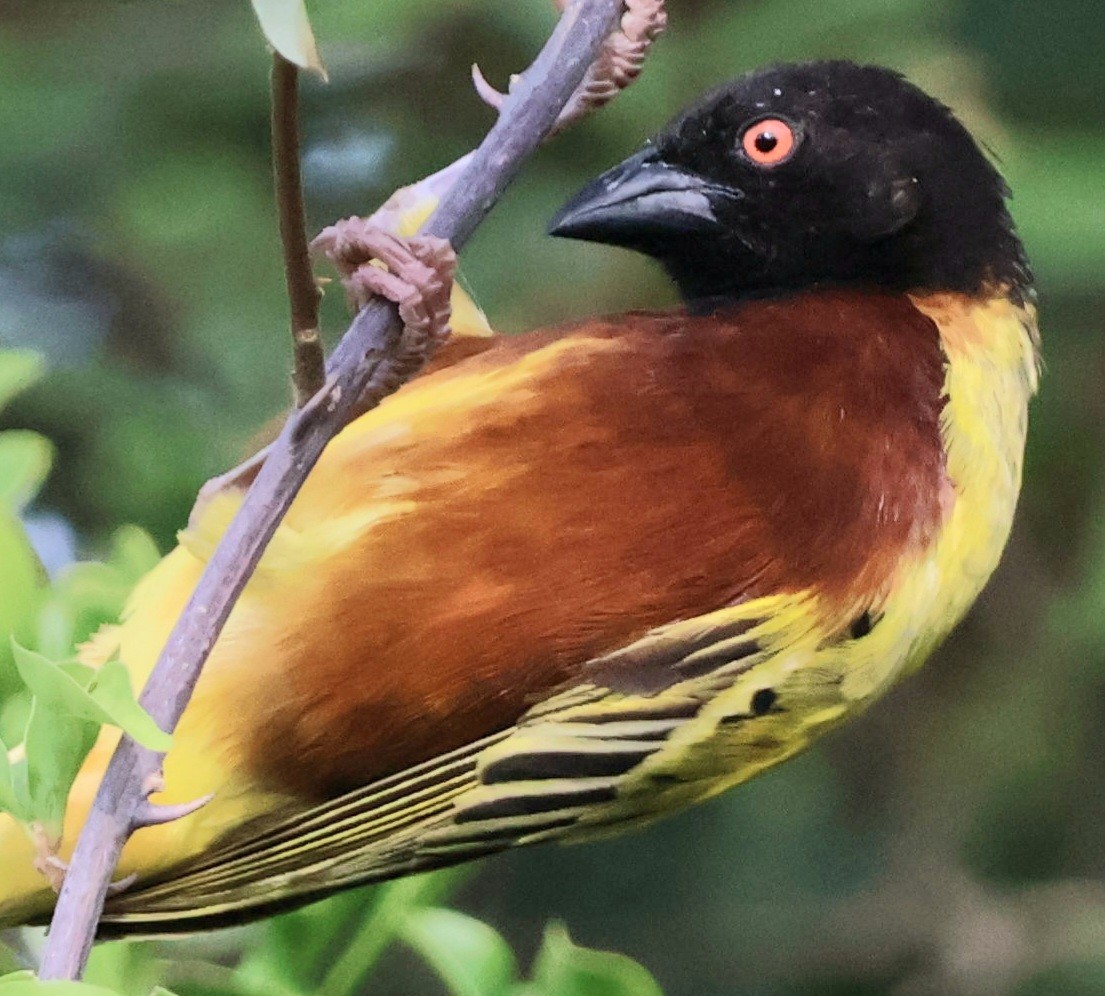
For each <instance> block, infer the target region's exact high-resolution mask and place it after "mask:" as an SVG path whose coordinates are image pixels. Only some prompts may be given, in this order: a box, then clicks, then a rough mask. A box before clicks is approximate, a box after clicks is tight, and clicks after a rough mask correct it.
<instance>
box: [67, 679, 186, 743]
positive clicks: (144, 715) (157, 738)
mask: <svg viewBox="0 0 1105 996" xmlns="http://www.w3.org/2000/svg"><path fill="white" fill-rule="evenodd" d="M88 691H89V694H91V696H92V698H93V700H94V701H95V702H96V704H97V705H99V706H100V707H101V708H102V709H103V710H104V713H105V714H106V715H107V716H109V717H110V721H111V723H112V724H113V725H114V726H118V727H119V729H121V730H124V731H126V733H128V734H129V735H130V736H131V737H133V738H134V739H135V740H137V741H138V742H139V743H140V744H141V745H142V746H143V747H149V749H150V750H156V751H162V752H164V751H167V750H168V749H169V747H170V746H171V744H172V742H173V738H172V737H171V736H169V734H168V733H166V732H165V731H164V730H162V729H161V727H159V726H158V725H157V724H156V723H155V722H154V721H153V719H152V718H151V717H150V714H149V713H148V712H146V710H145V709H143V708H142V707H141V706H140V705H139V704H138V700H137V699H136V698H135V697H134V690H133V689H132V688H131V684H130V674H129V673H128V672H127V668H126V665H125V664H123V662H122V661H108V662H107V663H106V664H104V665H103V667H101V668H100V669H99V670H98V671H97V672H96V674H95V677H94V678H93V679H92V684H91V686H90V687H89V689H88Z"/></svg>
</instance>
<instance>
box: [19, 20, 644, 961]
mask: <svg viewBox="0 0 1105 996" xmlns="http://www.w3.org/2000/svg"><path fill="white" fill-rule="evenodd" d="M621 9H622V0H580V2H578V3H577V4H575V5H573V6H572V7H570V8H569V9H568V10H567V11H566V13H565V14H564V16H563V17H562V18H561V19H560V22H559V23H558V24H557V27H556V30H555V31H554V32H553V34H552V37H551V38H550V39H549V41H548V42H547V43H546V45H545V47H544V48H543V49H542V51H541V53H540V55H538V57H537V59H536V60H535V62H534V63H533V65H532V66H531V67H530V69H529V70H528V72H527V73H526V74H525V75H524V77H523V78H522V80H521V81H519V83H518V84H517V85H516V87H515V88H514V90H513V92H512V93H511V94H510V96H509V98H508V99H507V100H506V101H505V103H504V106H503V110H502V114H501V115H500V117H499V119H498V121H497V122H496V123H495V125H494V127H493V128H492V129H491V131H490V132H489V133H488V134H487V136H486V137H485V138H484V140H483V142H482V143H481V144H480V146H479V148H478V149H477V150H476V151H475V153H474V154H473V156H472V159H471V161H470V162H469V164H468V166H467V168H466V169H465V171H464V173H463V174H462V176H461V178H460V180H459V182H458V183H456V184H455V185H454V186H453V187H452V188H451V189H450V191H449V192H448V193H447V194H446V195H445V197H444V198H443V200H442V202H441V204H440V206H439V207H438V209H437V211H436V212H434V215H433V217H431V218H430V220H429V222H428V223H427V224H426V226H425V231H426V232H428V233H429V234H432V235H436V236H438V237H440V238H444V239H448V240H449V241H450V242H451V243H452V244H453V245H454V247H456V248H458V249H459V248H460V246H461V245H462V244H463V243H464V242H466V241H467V240H468V238H469V237H470V236H471V235H472V233H473V232H474V231H475V230H476V227H477V226H478V225H479V224H480V222H482V221H483V219H484V218H485V217H486V216H487V214H488V212H490V210H491V208H492V206H493V205H494V204H495V202H496V200H497V199H498V198H499V196H500V195H501V194H502V192H503V191H504V190H505V189H506V187H507V185H508V184H509V183H510V181H511V180H512V179H513V178H514V177H515V175H516V174H517V173H518V171H519V170H520V169H521V167H522V164H523V163H524V162H525V161H526V159H527V158H528V157H529V156H530V155H531V154H532V153H533V152H534V151H535V150H536V149H537V147H538V146H539V145H540V144H541V142H542V140H543V139H544V138H545V136H546V135H547V134H548V132H549V131H550V130H551V129H552V128H553V126H554V124H555V123H556V119H557V116H558V114H559V113H560V110H561V108H563V107H564V105H565V104H566V103H567V102H568V100H569V99H570V97H571V96H572V93H573V91H574V90H575V88H576V87H577V86H578V85H579V83H580V81H581V80H582V79H583V78H584V75H585V74H586V72H587V70H588V68H589V67H590V65H591V63H592V62H593V61H594V59H595V57H596V55H597V54H598V52H599V50H600V48H601V46H602V43H603V40H604V39H605V38H606V37H607V35H609V34H610V32H611V31H612V30H613V29H614V27H615V25H616V24H617V23H618V18H619V15H620V13H621ZM400 332H401V328H400V323H399V319H398V315H397V313H396V309H395V307H394V306H393V305H390V304H386V303H384V302H381V301H374V302H372V303H370V304H369V305H368V306H367V307H366V308H364V309H363V310H362V311H361V312H360V313H359V314H358V315H357V316H356V318H354V319H353V323H352V324H351V325H350V327H349V331H348V332H347V333H346V334H345V337H344V338H343V339H342V341H341V342H340V343H339V344H338V347H337V349H335V351H334V354H333V356H332V357H331V363H330V364H329V371H328V376H327V378H326V383H325V385H324V387H323V388H322V390H320V391H319V392H318V393H317V394H316V395H315V396H314V397H313V398H312V399H311V400H310V402H309V403H308V404H307V405H305V406H304V407H302V408H300V409H298V410H297V411H295V412H293V413H292V415H291V416H290V417H289V419H288V421H287V423H286V424H285V426H284V429H283V431H282V432H281V434H280V437H279V439H277V441H276V443H275V444H274V445H273V448H272V450H271V452H270V454H269V456H268V459H267V460H266V461H265V463H264V466H263V467H262V468H261V470H260V472H259V474H258V475H257V479H256V480H255V481H254V483H253V486H252V487H251V488H250V490H249V493H248V494H247V495H246V498H245V500H244V502H243V503H242V506H241V508H240V509H239V511H238V514H237V515H236V516H235V518H234V521H233V522H232V523H231V524H230V527H229V528H228V529H227V531H226V534H225V535H224V536H223V539H222V541H221V542H220V543H219V546H218V548H217V549H216V550H215V553H214V554H213V556H212V557H211V559H210V561H209V562H208V564H207V567H206V569H205V570H204V572H203V575H202V576H201V578H200V580H199V583H198V584H197V585H196V589H195V591H194V592H193V594H192V597H191V599H190V600H189V602H188V604H187V606H186V607H185V609H184V612H183V613H182V614H181V616H180V618H179V619H178V620H177V623H176V625H175V626H174V628H173V631H172V633H171V634H170V636H169V640H168V642H167V643H166V645H165V649H164V650H163V651H162V653H161V656H160V658H159V659H158V661H157V665H156V666H155V668H154V670H153V672H152V674H151V675H150V678H149V681H148V682H147V684H146V687H145V689H144V690H143V692H142V695H141V699H140V701H141V703H142V705H143V706H144V707H145V708H146V709H147V710H148V711H149V713H150V715H151V716H152V717H153V718H154V720H155V721H156V722H157V724H158V725H159V726H161V727H162V728H163V729H166V730H170V731H171V730H173V729H174V728H175V727H176V724H177V721H178V720H179V719H180V716H181V714H182V713H183V712H184V708H185V706H186V705H187V704H188V700H189V698H190V697H191V694H192V690H193V689H194V688H195V685H196V681H197V680H198V678H199V675H200V670H201V668H202V667H203V664H204V662H205V661H206V659H207V656H208V654H209V653H210V652H211V648H212V647H213V646H214V644H215V640H216V639H217V638H218V635H219V633H220V632H221V631H222V628H223V625H224V624H225V622H226V620H227V617H228V616H229V615H230V611H231V609H232V608H233V606H234V603H235V601H236V600H237V598H238V596H239V595H240V594H241V592H242V589H243V588H244V587H245V585H246V582H247V581H248V579H249V577H250V575H251V574H252V572H253V569H254V567H255V566H256V565H257V562H258V560H259V559H260V557H261V554H262V552H263V551H264V549H265V547H266V545H267V544H268V542H269V540H270V539H271V538H272V535H273V533H274V532H275V531H276V529H277V526H278V525H279V523H280V520H281V519H282V518H283V516H284V513H285V512H286V511H287V510H288V507H289V506H290V505H291V503H292V500H293V498H294V497H295V495H296V494H297V492H298V491H299V489H300V487H301V486H302V485H303V482H304V480H305V479H306V477H307V474H308V473H309V472H310V470H311V468H312V467H313V466H314V464H315V462H316V461H317V460H318V458H319V456H320V455H321V453H322V451H323V449H324V447H325V446H326V444H327V443H328V442H329V441H330V439H331V438H332V437H333V436H334V435H335V434H336V433H337V431H338V430H339V429H340V427H341V426H342V425H343V424H344V423H345V421H346V420H347V418H348V415H349V413H350V412H351V411H352V410H353V409H354V408H355V407H356V408H359V409H361V410H364V409H365V408H366V407H372V405H373V404H378V403H379V402H380V401H381V400H382V399H383V398H384V397H386V396H387V394H389V393H390V392H391V391H393V390H395V389H396V388H397V387H398V386H399V384H398V382H397V380H396V378H395V377H394V374H393V365H392V357H393V356H394V355H395V353H396V347H397V345H398V342H399V337H400ZM160 761H161V755H159V754H156V753H153V752H151V751H149V750H146V749H144V748H141V747H139V746H138V745H137V744H135V743H134V741H133V740H131V739H130V738H129V737H124V738H123V739H122V740H121V741H120V743H119V746H118V748H117V749H116V751H115V755H114V757H112V759H111V763H110V765H109V766H108V770H107V773H106V774H105V776H104V780H103V783H102V784H101V786H100V789H99V791H98V792H97V795H96V799H95V801H94V802H93V805H92V809H91V811H90V812H89V815H88V819H87V821H86V823H85V825H84V828H83V829H82V831H81V834H80V838H79V839H78V841H77V847H76V850H75V851H74V853H73V857H72V860H71V862H70V870H69V874H68V875H66V877H65V883H64V884H63V886H62V889H61V893H60V895H59V896H58V902H57V907H56V909H55V911H54V917H53V921H52V923H51V926H50V933H49V937H48V939H47V943H46V949H45V951H44V954H43V959H42V967H41V970H40V973H39V974H40V977H41V978H43V979H76V978H78V977H79V976H80V974H81V973H82V971H83V969H84V965H85V963H86V961H87V960H88V954H89V951H90V950H91V947H92V941H93V938H94V936H95V933H96V923H97V921H98V919H99V916H100V912H101V910H102V909H103V904H104V898H105V895H106V892H107V887H108V882H109V881H110V878H111V874H112V871H113V870H114V868H115V865H116V864H117V862H118V860H119V855H120V853H121V852H122V850H123V845H124V844H125V843H126V841H127V838H128V837H129V836H130V834H131V832H132V831H133V829H134V827H135V824H136V814H138V813H139V811H140V809H141V806H142V804H143V802H144V792H143V786H144V784H147V780H148V779H149V778H150V777H151V776H152V775H153V774H154V772H156V771H157V770H158V767H159V765H160Z"/></svg>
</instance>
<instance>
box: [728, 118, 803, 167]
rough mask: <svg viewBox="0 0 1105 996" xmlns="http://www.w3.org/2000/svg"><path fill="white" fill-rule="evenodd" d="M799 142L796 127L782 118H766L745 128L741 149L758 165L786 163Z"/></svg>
mask: <svg viewBox="0 0 1105 996" xmlns="http://www.w3.org/2000/svg"><path fill="white" fill-rule="evenodd" d="M797 144H798V136H797V135H795V134H794V128H793V127H792V126H791V125H789V124H787V123H786V122H785V121H783V120H782V119H781V118H764V119H763V120H762V121H757V122H756V123H755V124H754V125H751V126H750V127H748V128H747V129H745V132H744V134H743V135H742V136H741V149H743V150H744V154H745V155H746V156H747V157H748V158H749V159H751V160H752V162H754V163H755V164H756V165H757V166H778V165H779V164H780V163H785V162H786V161H787V160H788V159H789V158H790V157H791V155H792V154H793V152H794V147H795V146H796V145H797Z"/></svg>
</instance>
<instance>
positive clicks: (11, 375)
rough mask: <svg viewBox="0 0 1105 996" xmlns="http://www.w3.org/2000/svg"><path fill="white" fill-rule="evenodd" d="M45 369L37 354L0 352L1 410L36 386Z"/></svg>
mask: <svg viewBox="0 0 1105 996" xmlns="http://www.w3.org/2000/svg"><path fill="white" fill-rule="evenodd" d="M44 367H45V364H44V363H43V362H42V357H41V356H39V355H38V354H37V353H31V352H26V351H23V350H14V349H12V350H4V351H0V409H3V408H4V407H6V405H7V404H8V402H9V401H11V399H12V398H14V397H15V396H16V395H17V394H19V393H20V392H21V391H25V390H26V389H27V388H28V387H30V386H31V385H32V384H34V383H35V381H37V380H38V379H39V378H40V377H41V376H42V371H43V369H44Z"/></svg>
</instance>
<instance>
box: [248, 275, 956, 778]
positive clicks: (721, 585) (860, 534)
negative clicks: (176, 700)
mask: <svg viewBox="0 0 1105 996" xmlns="http://www.w3.org/2000/svg"><path fill="white" fill-rule="evenodd" d="M783 323H785V331H784V329H783ZM943 362H944V361H943V354H942V352H941V346H940V340H939V333H938V330H937V328H936V326H935V324H934V323H933V322H932V321H930V320H929V319H928V318H926V317H924V316H923V315H922V314H921V313H920V312H918V311H917V310H916V308H915V307H914V306H913V304H912V303H911V301H910V300H909V299H908V298H907V297H905V296H902V295H892V294H871V293H857V292H853V291H845V290H832V291H819V292H811V293H808V294H805V295H802V296H801V297H796V298H793V299H791V300H789V301H788V302H786V303H785V304H781V303H776V302H772V301H753V302H749V303H747V304H744V305H741V306H739V307H734V308H732V309H727V310H725V311H721V312H718V313H715V314H712V315H709V316H701V317H693V316H688V315H686V314H683V313H668V314H650V313H633V314H630V315H626V316H621V317H619V318H618V319H616V320H612V321H610V322H602V321H598V322H588V323H585V324H583V325H580V326H577V327H574V328H569V329H565V330H558V331H552V332H544V333H538V334H534V335H528V336H521V337H518V338H514V339H505V340H498V341H496V342H494V345H493V346H492V347H491V348H490V349H488V350H487V351H485V352H483V353H482V354H481V355H478V356H475V357H472V358H469V359H466V360H464V361H462V362H460V363H459V364H457V365H455V366H452V367H450V368H448V369H444V370H441V371H440V372H437V373H433V374H430V375H428V376H425V377H423V378H420V379H419V380H418V381H417V382H416V383H415V384H412V385H411V386H409V387H408V388H406V389H405V391H404V392H401V395H400V398H402V397H403V395H404V394H416V393H417V394H424V395H425V396H426V397H427V398H430V397H431V396H432V394H433V393H434V392H437V391H440V390H442V389H443V387H444V386H445V384H446V383H447V382H449V381H453V382H454V383H467V382H472V384H473V388H472V393H471V398H470V403H469V404H468V405H467V406H465V407H464V408H461V409H460V410H454V411H452V412H451V418H452V419H453V421H452V422H451V423H450V424H448V425H443V424H442V422H441V420H440V419H436V418H434V414H433V408H432V401H431V403H430V406H429V407H428V408H427V410H426V412H425V414H423V415H421V416H420V415H418V414H415V415H413V417H412V418H411V419H410V422H409V434H399V435H398V436H396V437H395V438H391V439H389V438H381V439H375V438H374V437H373V436H372V434H371V433H369V434H368V436H367V438H366V443H365V445H364V447H363V452H362V453H360V454H359V455H357V456H356V457H355V458H353V459H352V460H351V459H350V458H349V456H348V455H347V457H346V459H345V460H344V461H343V462H342V467H341V472H342V473H343V474H345V475H349V474H355V475H356V477H357V479H358V480H359V481H361V482H363V487H364V488H371V487H374V486H375V482H384V485H383V487H384V490H385V491H390V490H392V488H389V486H388V483H387V482H393V487H394V489H395V490H396V491H397V492H401V493H402V496H403V498H404V499H405V500H410V501H412V502H414V503H415V505H416V506H417V508H416V511H415V512H414V513H412V514H410V515H398V516H396V517H395V518H394V519H392V520H391V521H389V522H383V523H380V524H377V525H374V526H373V528H372V530H371V531H370V532H366V533H365V535H364V538H363V540H362V541H360V542H358V543H355V544H354V545H353V546H352V547H351V548H350V549H349V550H348V551H347V552H346V554H345V555H344V556H343V557H342V559H341V561H340V563H339V564H335V566H334V570H333V571H332V572H331V573H330V574H328V575H327V577H326V584H325V586H322V587H320V586H318V585H314V584H313V583H312V580H311V579H309V578H308V579H304V603H303V608H302V617H301V620H300V621H297V622H296V623H289V629H288V631H285V632H284V633H283V634H282V639H283V640H285V641H289V640H293V641H294V640H303V641H310V644H311V649H310V653H309V661H310V666H309V669H305V670H304V671H303V672H302V673H293V674H288V675H285V676H282V677H281V681H286V682H287V685H286V686H284V687H282V690H281V691H280V692H279V693H276V694H279V695H281V696H282V697H283V699H284V701H283V702H281V703H280V704H279V705H278V707H277V708H276V709H275V712H274V714H273V715H272V716H271V717H270V719H269V720H268V721H267V722H265V723H263V724H259V726H260V729H259V731H258V732H259V733H260V736H259V738H258V739H256V740H255V741H254V742H253V743H252V746H251V748H250V751H249V755H248V758H249V763H250V765H251V767H253V768H254V769H255V770H257V771H258V772H259V773H260V774H261V775H262V776H263V777H264V778H265V779H266V780H267V781H268V782H270V783H271V784H272V785H273V786H274V787H279V788H281V789H290V790H292V791H294V792H296V793H306V794H310V795H313V796H319V795H327V796H330V795H335V794H338V793H340V792H342V791H345V790H348V789H350V788H352V787H355V786H357V785H361V784H364V782H365V780H366V778H371V777H375V776H379V775H384V774H388V773H390V772H393V771H397V770H401V769H402V768H404V767H406V766H409V765H411V764H414V763H417V762H419V761H422V760H426V759H427V758H429V757H431V756H433V755H434V754H435V753H440V752H441V751H442V750H449V749H452V748H453V747H457V746H460V745H461V744H464V743H466V742H468V741H470V740H474V739H477V738H479V737H481V736H484V735H486V734H488V733H491V732H494V731H496V730H499V729H503V728H504V727H506V726H508V725H510V724H511V723H513V722H515V721H516V720H517V719H518V717H519V716H520V715H521V714H522V712H524V710H525V709H526V708H527V707H528V706H529V705H530V704H532V703H533V702H534V701H536V700H537V699H538V698H540V697H542V696H544V695H547V694H548V693H549V692H550V691H551V690H552V689H554V688H556V687H557V686H559V685H561V684H564V683H566V682H570V681H571V680H573V679H574V678H576V677H578V675H579V670H580V667H581V665H582V663H583V662H585V661H587V660H588V659H589V658H592V657H596V656H598V655H601V654H603V653H605V652H608V651H611V650H614V649H616V648H618V647H620V646H624V645H625V644H627V643H629V642H630V641H632V640H634V639H636V638H638V637H640V636H642V635H643V634H644V633H645V632H647V631H648V630H649V629H651V628H652V627H655V626H658V625H661V624H663V623H666V622H669V621H670V620H672V619H680V618H687V617H690V616H693V615H696V614H701V613H702V612H706V611H710V610H711V609H716V608H720V607H722V606H724V605H726V604H729V603H731V602H733V601H735V600H737V599H742V598H750V597H756V596H760V595H766V594H773V593H777V592H793V591H801V590H806V589H812V590H814V591H817V592H819V593H820V594H821V595H823V596H824V597H825V598H826V599H827V601H828V602H830V603H833V604H836V605H845V604H850V603H853V602H863V601H864V600H865V599H868V600H869V599H871V598H872V597H874V595H875V594H876V593H878V592H879V591H880V590H881V589H882V588H883V587H884V586H885V585H886V584H887V582H888V579H889V575H890V573H891V572H892V570H893V569H894V566H895V564H896V563H897V562H898V560H899V558H900V556H901V554H902V551H903V548H904V547H905V546H906V545H907V544H919V545H920V544H924V543H925V542H926V541H927V539H928V538H929V537H930V536H931V535H932V534H933V532H934V531H935V529H936V528H937V526H938V524H939V521H940V495H941V494H942V490H943V488H944V487H945V484H944V481H943V476H942V475H943V451H942V448H941V442H940V437H939V429H938V419H939V415H940V410H941V405H942V401H941V387H942V383H943V377H944V373H943ZM520 367H524V369H525V374H524V375H523V376H521V377H518V375H517V371H518V369H519V368H520ZM500 373H501V374H502V376H503V377H513V378H515V380H514V381H512V382H511V384H510V386H509V388H508V389H505V390H501V389H498V388H496V389H495V390H494V392H493V396H488V395H485V394H484V393H483V392H484V390H485V389H486V385H487V383H488V382H489V380H490V379H493V378H495V377H496V375H498V374H500ZM410 400H414V399H410ZM397 401H399V399H397ZM399 403H401V402H399ZM388 407H389V406H388V405H387V404H385V406H384V407H383V408H382V409H381V421H382V422H383V421H385V420H387V419H388V418H389V414H390V413H389V411H388ZM326 474H327V467H326V465H325V464H324V465H323V466H321V467H320V468H319V473H318V475H316V477H315V478H313V479H312V482H313V483H312V486H311V487H312V497H310V498H309V499H306V500H308V501H310V502H311V503H312V508H313V512H312V515H313V516H316V517H317V516H321V517H325V516H326V515H328V514H333V515H339V514H341V512H342V511H343V510H342V509H341V508H340V507H333V508H330V509H327V507H326V503H327V497H326V496H325V493H324V492H325V490H326V488H327V480H326ZM357 494H360V492H359V490H358V489H357V488H350V487H349V485H348V483H346V485H345V486H344V487H343V488H342V489H341V491H340V492H339V491H338V490H337V489H336V488H335V490H334V499H335V500H338V501H340V500H342V499H347V498H348V497H349V496H350V495H357ZM339 496H340V497H339ZM361 497H362V498H363V494H361ZM320 506H321V507H320ZM690 550H693V551H694V556H693V557H692V556H688V551H690ZM347 593H349V597H348V598H346V594H347ZM322 618H327V619H330V620H331V622H330V624H328V625H327V626H325V627H321V628H320V627H318V626H317V623H316V621H317V620H318V619H322ZM278 687H280V686H279V684H278ZM265 708H266V710H267V711H269V710H272V708H273V702H272V701H271V700H267V701H266V702H265ZM293 761H294V763H293Z"/></svg>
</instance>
